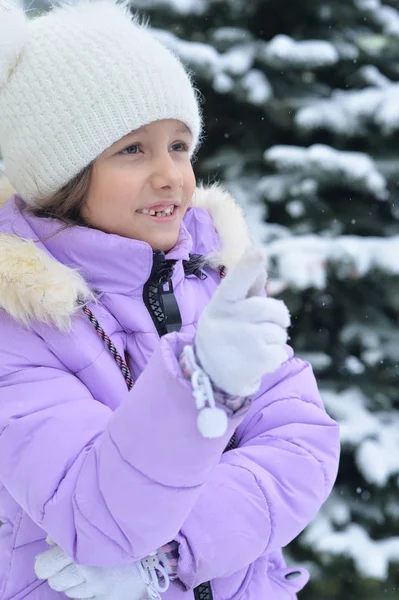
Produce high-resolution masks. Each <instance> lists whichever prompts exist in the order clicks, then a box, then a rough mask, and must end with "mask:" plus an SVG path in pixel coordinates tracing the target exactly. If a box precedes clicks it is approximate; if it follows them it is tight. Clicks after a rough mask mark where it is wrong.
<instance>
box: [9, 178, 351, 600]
mask: <svg viewBox="0 0 399 600" xmlns="http://www.w3.org/2000/svg"><path fill="white" fill-rule="evenodd" d="M194 202H195V204H196V206H195V207H193V208H190V209H189V210H188V212H187V214H186V217H185V219H184V222H183V224H182V227H181V232H180V237H179V241H178V243H177V245H176V247H175V248H174V249H173V250H172V251H171V252H170V253H169V255H168V258H174V259H176V260H177V261H178V262H177V263H176V266H175V269H174V274H173V283H174V290H175V294H176V298H177V302H178V304H179V307H180V311H181V315H182V327H181V331H179V332H178V333H172V334H167V335H166V336H164V337H163V338H162V339H161V340H160V338H159V336H158V334H157V331H156V328H155V326H154V324H153V321H152V319H151V317H150V315H149V312H148V311H147V309H146V307H145V304H144V302H143V299H142V295H143V286H144V284H145V283H146V281H147V279H148V277H149V275H150V272H151V267H152V258H153V255H152V250H151V248H150V247H149V246H148V245H147V244H145V243H143V242H138V241H136V240H130V239H125V238H121V237H119V236H115V235H110V234H106V233H102V232H100V231H95V230H91V229H87V228H82V227H73V228H69V229H66V230H63V231H61V232H58V233H56V234H55V235H51V234H54V232H56V231H58V230H59V228H60V224H59V223H57V222H56V221H52V220H49V219H38V218H36V217H33V216H32V215H29V214H28V213H26V212H25V213H21V210H20V209H21V207H22V205H23V203H22V201H21V199H19V198H18V197H14V198H12V199H10V200H9V201H8V202H7V203H6V204H5V205H4V206H3V207H2V208H1V209H0V309H1V310H0V521H1V522H2V525H1V527H0V599H1V600H21V599H22V598H26V599H28V600H57V599H58V600H60V599H61V598H65V596H64V595H63V594H58V593H56V592H53V591H52V590H51V589H50V588H49V587H48V585H47V583H46V582H43V581H38V580H37V579H36V577H35V573H34V569H33V563H34V558H35V556H36V555H37V554H39V553H40V552H42V551H44V550H46V549H47V548H48V546H47V544H46V543H45V537H46V534H48V535H50V536H51V538H53V539H54V540H55V541H56V543H57V544H59V546H61V548H62V549H63V550H64V551H65V552H66V553H67V554H68V555H70V556H72V557H73V559H74V561H75V562H78V563H82V564H86V565H98V566H111V565H120V564H125V563H130V562H133V561H137V560H138V559H141V558H142V557H144V556H146V555H147V554H148V553H149V552H151V551H153V550H155V549H156V548H158V547H160V546H161V545H163V544H165V543H167V542H168V541H170V540H172V539H176V540H177V541H178V542H179V545H180V547H179V551H180V560H179V569H178V576H179V579H180V581H181V585H179V584H177V583H172V584H171V587H170V589H169V591H168V592H166V593H165V594H164V596H163V597H164V598H165V600H185V599H187V600H193V598H194V593H193V588H195V587H196V586H197V585H198V584H199V583H202V582H204V581H208V580H210V581H211V585H212V590H213V595H214V599H215V600H230V599H234V600H238V599H242V600H292V599H294V598H296V592H297V591H298V590H300V589H301V588H302V587H303V586H304V585H305V583H306V581H307V577H308V576H307V574H306V572H305V571H304V570H303V569H300V568H294V569H293V568H287V567H286V565H285V563H284V560H283V556H282V550H281V549H282V547H284V546H286V545H287V544H288V543H289V542H290V541H291V540H292V539H293V538H295V537H296V536H297V535H298V534H299V533H300V532H301V531H302V530H303V529H304V527H305V526H306V525H307V524H308V523H309V522H310V521H311V520H312V519H313V517H314V516H315V514H316V513H317V511H318V510H319V508H320V506H321V505H322V504H323V502H324V501H325V500H326V498H327V496H328V495H329V493H330V490H331V488H332V485H333V483H334V480H335V477H336V473H337V466H338V456H339V435H338V426H337V424H336V423H335V422H334V421H333V420H332V419H331V418H330V417H328V416H327V414H326V413H325V410H324V408H323V404H322V401H321V399H320V396H319V393H318V391H317V386H316V382H315V379H314V376H313V374H312V370H311V367H310V366H309V365H308V364H306V363H304V362H303V361H301V360H299V359H297V358H294V357H293V356H292V351H290V352H291V354H290V355H291V358H290V359H289V360H288V361H287V362H286V363H285V364H283V365H282V366H281V367H280V368H279V369H278V370H277V371H276V372H274V373H273V374H269V375H266V376H265V377H264V378H263V382H262V386H261V389H260V391H259V393H258V394H257V395H256V397H255V398H254V401H253V404H252V406H251V407H250V409H249V411H248V412H246V413H245V414H242V412H241V413H238V414H237V415H236V416H233V417H231V418H230V423H229V430H228V432H227V433H226V435H225V436H224V437H223V438H220V439H216V440H209V439H204V438H202V437H201V435H200V434H199V432H198V430H197V425H196V418H197V409H196V407H195V403H194V399H193V397H192V390H191V387H190V384H189V382H188V381H186V380H185V379H184V378H183V376H182V373H181V370H180V368H179V364H178V357H179V355H180V353H181V351H182V348H183V346H184V345H185V344H187V343H190V341H192V339H193V336H194V332H195V326H196V323H197V321H198V318H199V316H200V314H201V311H202V310H203V308H204V306H205V305H206V304H207V302H208V301H209V299H210V298H211V296H212V294H213V292H214V290H215V288H216V287H217V285H218V284H219V281H220V278H219V274H218V271H217V269H213V268H211V267H209V268H206V273H207V278H206V279H205V280H200V279H199V278H198V277H196V276H195V275H190V276H185V275H184V270H183V264H182V261H183V260H186V259H187V258H188V256H189V253H190V252H191V253H197V254H201V255H211V254H212V253H213V255H212V261H213V263H214V264H217V263H218V262H219V263H221V262H222V263H223V264H226V266H227V267H231V266H232V265H233V264H234V262H235V260H236V259H237V257H238V256H239V255H240V254H241V252H242V250H243V248H244V246H245V245H247V244H248V233H247V230H246V227H245V223H244V221H243V217H242V215H241V212H240V210H239V209H238V207H237V206H236V205H235V204H234V202H233V201H232V199H231V198H230V197H229V196H228V195H227V194H226V193H225V192H223V191H221V190H220V189H219V188H215V187H214V188H208V189H202V190H198V191H197V193H196V196H195V201H194ZM203 207H205V208H203ZM26 240H33V241H30V242H29V241H28V242H27V241H26ZM39 240H40V241H39ZM77 270H78V271H77ZM91 290H95V292H96V295H97V299H96V301H90V302H89V307H90V308H91V310H92V311H93V312H94V313H95V315H96V317H97V318H98V320H99V322H100V324H101V326H102V327H103V328H104V330H105V331H106V333H107V334H108V335H109V336H110V337H111V339H112V341H113V343H114V344H115V345H116V346H117V348H118V350H119V352H120V353H121V354H122V355H123V353H126V355H127V356H128V359H129V363H130V366H131V370H132V372H133V375H134V378H135V380H136V383H135V385H134V387H133V389H132V390H131V391H130V392H128V390H127V387H126V384H125V381H124V378H123V376H122V375H121V372H120V370H119V368H118V366H117V364H116V362H115V361H114V359H113V357H112V356H111V354H110V352H109V350H108V349H107V348H106V346H105V344H104V342H103V341H102V340H101V339H100V337H99V336H98V335H97V333H96V331H95V329H94V327H93V325H92V324H91V323H90V322H89V320H88V318H87V317H86V316H85V315H84V314H83V312H82V311H81V310H78V309H77V305H78V299H79V298H80V299H86V300H87V299H88V298H89V297H90V293H91ZM68 322H70V323H71V328H70V330H69V331H67V330H66V329H65V326H66V325H67V324H68ZM244 412H245V411H244ZM235 430H236V432H237V440H238V448H237V449H234V450H231V451H229V452H226V453H225V454H222V452H223V448H224V447H225V446H226V444H227V442H228V440H229V437H230V436H231V435H232V434H233V432H234V431H235Z"/></svg>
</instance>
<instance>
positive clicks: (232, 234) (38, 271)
mask: <svg viewBox="0 0 399 600" xmlns="http://www.w3.org/2000/svg"><path fill="white" fill-rule="evenodd" d="M13 192H14V190H13V189H12V187H11V185H10V184H9V183H8V181H7V179H6V178H5V177H4V176H1V175H0V207H1V206H2V205H4V204H5V203H6V202H7V200H9V199H10V197H11V196H12V195H13ZM193 206H195V207H199V208H203V209H205V210H206V211H207V212H208V213H209V215H210V216H211V218H212V221H213V223H214V226H215V229H216V231H217V232H218V235H219V238H220V241H221V245H220V248H215V250H214V251H213V252H212V254H210V255H209V256H208V257H207V262H208V264H211V265H213V266H217V265H225V266H226V267H227V268H230V267H232V266H233V265H234V264H235V263H236V262H237V260H238V259H239V257H240V256H241V254H242V253H243V251H244V250H245V249H246V248H247V247H248V246H249V245H250V244H251V239H250V235H249V231H248V228H247V225H246V223H245V219H244V215H243V211H242V209H241V208H240V207H239V206H238V205H237V204H236V202H235V201H234V200H233V198H232V197H231V196H230V194H229V193H228V192H226V191H225V190H224V189H223V188H222V187H220V186H218V185H213V186H210V187H198V188H197V190H196V192H195V195H194V198H193ZM92 298H93V292H92V290H91V289H90V287H89V285H88V284H87V283H86V281H85V280H84V279H83V277H82V276H81V275H80V274H79V273H78V272H77V271H76V270H74V269H71V268H70V267H67V266H65V265H64V264H62V263H61V262H59V261H57V260H56V259H55V258H53V257H52V256H51V255H49V254H48V253H47V252H45V251H44V250H43V249H41V248H40V247H39V246H38V245H36V244H35V243H34V242H33V241H32V240H26V239H22V238H20V237H17V236H16V235H12V234H9V233H1V232H0V309H2V310H4V311H6V312H7V313H8V314H10V315H11V316H12V317H13V318H14V319H16V320H18V321H19V322H21V323H23V324H25V325H28V324H29V323H30V322H32V321H38V322H42V323H51V324H54V325H56V326H57V327H58V328H60V329H65V328H67V327H68V326H69V324H70V321H71V317H72V316H73V314H74V313H75V311H76V308H77V305H78V302H79V301H82V300H83V301H88V300H90V299H92Z"/></svg>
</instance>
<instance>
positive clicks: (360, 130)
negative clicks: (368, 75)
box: [295, 83, 399, 137]
mask: <svg viewBox="0 0 399 600" xmlns="http://www.w3.org/2000/svg"><path fill="white" fill-rule="evenodd" d="M295 123H296V125H297V127H298V128H299V129H301V130H304V131H306V132H312V131H314V130H317V129H326V130H328V131H331V132H333V133H336V134H338V135H341V136H343V137H353V136H357V135H363V136H364V135H367V133H368V127H370V126H375V127H377V128H378V129H379V130H380V132H381V133H382V134H383V135H386V136H388V135H392V134H393V133H395V132H397V131H398V130H399V84H397V83H395V84H391V85H389V86H386V87H384V88H382V89H381V88H380V89H376V88H374V87H370V88H366V89H364V90H360V91H355V92H353V91H351V92H344V91H341V90H338V91H335V92H333V94H332V96H331V99H329V100H317V101H315V102H312V103H310V104H309V105H308V106H306V107H304V108H301V109H299V110H298V112H297V114H296V116H295Z"/></svg>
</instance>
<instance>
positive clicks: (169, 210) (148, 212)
mask: <svg viewBox="0 0 399 600" xmlns="http://www.w3.org/2000/svg"><path fill="white" fill-rule="evenodd" d="M174 209H175V207H174V206H170V207H169V208H166V209H165V210H162V211H158V212H156V211H155V210H148V209H147V208H143V210H141V211H140V212H141V213H142V214H143V215H150V216H151V217H155V216H156V217H170V215H171V214H172V213H173V211H174Z"/></svg>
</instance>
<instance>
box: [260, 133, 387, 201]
mask: <svg viewBox="0 0 399 600" xmlns="http://www.w3.org/2000/svg"><path fill="white" fill-rule="evenodd" d="M264 157H265V159H266V162H267V163H269V164H270V165H272V166H274V167H275V168H276V169H277V170H278V171H279V172H282V173H294V174H299V173H300V174H301V175H302V176H303V177H304V178H307V179H313V180H315V181H316V182H317V183H322V184H327V185H328V184H334V183H340V184H344V185H346V186H347V187H349V188H352V189H355V190H358V191H361V192H366V193H368V194H371V195H372V196H374V197H376V198H378V199H380V200H385V199H386V198H387V196H388V191H387V182H386V179H385V178H384V177H383V176H382V175H381V173H380V172H379V171H378V169H377V167H376V164H375V163H374V161H373V160H372V159H371V158H370V156H369V155H367V154H364V153H362V152H344V151H339V150H335V149H334V148H332V147H331V146H326V145H324V144H315V145H313V146H310V147H309V148H302V147H300V146H273V147H272V148H270V149H269V150H267V151H266V152H265V154H264ZM260 185H261V187H262V189H263V191H264V193H265V196H266V197H267V179H264V180H263V181H261V183H260Z"/></svg>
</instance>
